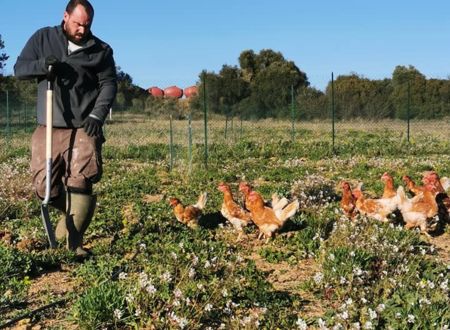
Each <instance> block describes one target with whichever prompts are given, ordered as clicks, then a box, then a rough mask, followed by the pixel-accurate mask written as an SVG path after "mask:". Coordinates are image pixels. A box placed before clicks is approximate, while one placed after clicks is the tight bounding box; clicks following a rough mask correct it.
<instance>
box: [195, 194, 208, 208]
mask: <svg viewBox="0 0 450 330" xmlns="http://www.w3.org/2000/svg"><path fill="white" fill-rule="evenodd" d="M206 197H207V193H206V191H205V192H203V193H201V194H200V196H198V200H197V204H195V205H194V206H195V207H196V208H198V209H200V210H203V209H204V208H205V205H206V199H207V198H206Z"/></svg>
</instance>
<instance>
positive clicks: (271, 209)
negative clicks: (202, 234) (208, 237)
mask: <svg viewBox="0 0 450 330" xmlns="http://www.w3.org/2000/svg"><path fill="white" fill-rule="evenodd" d="M402 179H403V182H404V183H405V186H406V190H407V191H408V193H409V194H411V195H412V196H411V197H409V196H408V195H407V192H406V191H405V188H404V187H403V186H399V187H398V188H397V189H396V188H395V187H394V179H393V178H392V176H391V175H389V174H388V173H387V172H386V173H384V174H383V175H382V176H381V180H382V181H383V182H384V191H383V195H382V196H381V197H380V198H366V197H365V196H364V194H363V192H362V190H361V188H362V184H360V185H359V186H358V187H356V188H355V189H352V188H351V186H350V183H349V182H347V181H344V182H342V183H341V189H342V198H341V202H340V206H341V209H342V211H343V212H344V214H345V216H347V217H348V218H349V219H355V217H356V215H357V214H362V215H365V216H367V217H369V218H373V219H376V220H379V221H383V222H387V221H389V217H390V216H391V215H392V214H394V213H395V214H397V215H399V214H401V218H402V219H403V222H404V223H405V228H415V227H418V228H420V230H421V231H422V232H423V233H425V234H426V235H429V232H432V231H435V230H436V228H437V224H438V223H445V222H449V212H450V198H449V196H448V195H447V193H446V190H448V189H449V188H450V180H449V179H448V178H447V177H445V178H439V175H438V174H437V173H436V172H434V171H428V172H425V173H424V175H423V179H422V182H423V185H422V186H419V185H416V184H415V183H414V181H413V180H412V179H411V178H410V177H409V176H404V177H403V178H402ZM218 189H219V190H220V191H221V192H222V193H223V203H222V208H221V210H220V212H221V214H222V215H223V217H224V218H226V219H227V220H228V222H229V223H230V224H231V225H232V226H233V227H234V228H235V229H236V230H237V231H238V232H239V235H238V240H239V239H240V238H241V236H242V234H243V232H244V227H246V226H247V225H249V224H250V223H252V222H253V223H254V224H255V225H256V226H257V227H258V229H259V235H258V239H260V238H261V237H264V238H266V239H269V238H270V237H272V236H273V235H274V233H276V232H277V231H278V230H280V229H281V228H282V227H283V225H284V224H285V222H286V221H287V220H288V219H289V218H291V217H292V216H294V214H295V213H296V212H297V211H298V209H299V202H298V200H297V199H294V200H293V201H291V202H289V200H288V199H287V198H285V197H280V196H278V195H277V194H273V195H272V199H271V201H269V202H266V201H265V200H264V198H263V197H262V195H261V194H260V193H258V192H257V191H255V190H253V188H252V187H251V186H250V185H249V184H248V183H246V182H241V183H240V184H239V192H240V193H241V194H242V195H243V202H242V203H239V202H238V201H237V200H236V199H235V198H234V197H233V193H232V191H231V188H230V185H228V184H226V183H224V182H221V183H220V184H219V185H218ZM206 200H207V194H206V192H204V193H202V194H200V196H199V198H198V201H197V203H196V204H195V205H187V206H185V205H183V204H182V202H181V201H180V200H179V199H178V198H174V197H172V198H170V200H169V203H170V205H171V206H172V208H173V211H174V214H175V217H176V218H177V220H178V221H179V222H181V223H183V224H185V225H187V226H188V227H197V226H198V222H199V219H200V217H201V216H202V212H203V209H204V207H205V204H206Z"/></svg>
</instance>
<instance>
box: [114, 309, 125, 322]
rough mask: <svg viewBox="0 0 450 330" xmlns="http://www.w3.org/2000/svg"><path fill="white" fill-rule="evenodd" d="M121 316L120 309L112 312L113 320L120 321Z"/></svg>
mask: <svg viewBox="0 0 450 330" xmlns="http://www.w3.org/2000/svg"><path fill="white" fill-rule="evenodd" d="M122 315H123V312H122V311H121V310H120V309H115V310H114V319H115V320H120V318H121V317H122Z"/></svg>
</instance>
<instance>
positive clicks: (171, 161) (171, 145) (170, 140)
mask: <svg viewBox="0 0 450 330" xmlns="http://www.w3.org/2000/svg"><path fill="white" fill-rule="evenodd" d="M169 123H170V139H169V152H170V155H169V157H170V165H169V170H170V171H172V169H173V126H172V115H170V121H169Z"/></svg>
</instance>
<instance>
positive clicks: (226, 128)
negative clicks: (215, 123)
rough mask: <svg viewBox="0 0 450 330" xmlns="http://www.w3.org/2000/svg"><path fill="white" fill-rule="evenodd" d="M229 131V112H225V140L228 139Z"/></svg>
mask: <svg viewBox="0 0 450 330" xmlns="http://www.w3.org/2000/svg"><path fill="white" fill-rule="evenodd" d="M227 131H228V113H226V114H225V141H226V140H227Z"/></svg>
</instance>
